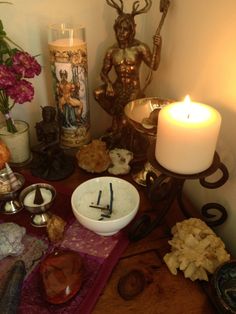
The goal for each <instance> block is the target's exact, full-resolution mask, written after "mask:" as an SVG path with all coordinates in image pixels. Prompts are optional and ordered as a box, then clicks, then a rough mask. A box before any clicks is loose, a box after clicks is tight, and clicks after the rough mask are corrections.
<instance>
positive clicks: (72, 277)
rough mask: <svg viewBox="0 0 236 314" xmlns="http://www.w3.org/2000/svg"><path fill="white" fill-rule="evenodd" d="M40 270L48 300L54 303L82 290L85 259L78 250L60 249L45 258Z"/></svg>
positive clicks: (65, 299) (63, 300) (66, 299)
mask: <svg viewBox="0 0 236 314" xmlns="http://www.w3.org/2000/svg"><path fill="white" fill-rule="evenodd" d="M39 271H40V276H41V279H42V284H43V291H44V295H45V298H46V300H47V301H48V302H50V303H52V304H61V303H64V302H66V301H68V300H69V299H71V298H72V297H73V296H75V294H76V293H77V292H78V291H79V290H80V288H81V285H82V280H83V260H82V257H81V256H80V254H79V253H77V252H74V251H71V250H66V249H65V250H63V249H59V250H56V251H55V252H53V253H51V254H49V255H48V256H47V257H46V258H45V259H44V260H43V262H42V263H41V265H40V270H39Z"/></svg>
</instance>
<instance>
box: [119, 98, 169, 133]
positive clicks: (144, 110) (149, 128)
mask: <svg viewBox="0 0 236 314" xmlns="http://www.w3.org/2000/svg"><path fill="white" fill-rule="evenodd" d="M172 102H174V100H172V99H166V98H159V97H147V98H140V99H135V100H132V101H130V102H128V103H127V105H126V106H125V108H124V114H125V117H126V118H127V119H128V122H129V123H130V124H131V125H132V127H133V128H134V129H135V130H137V131H138V132H140V133H142V134H146V135H150V136H156V133H157V119H158V113H159V111H160V110H161V109H162V108H163V107H164V106H166V105H168V104H170V103H172Z"/></svg>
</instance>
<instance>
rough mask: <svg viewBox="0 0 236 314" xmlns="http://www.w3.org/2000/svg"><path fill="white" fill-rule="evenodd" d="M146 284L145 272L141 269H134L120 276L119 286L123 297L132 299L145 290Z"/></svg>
mask: <svg viewBox="0 0 236 314" xmlns="http://www.w3.org/2000/svg"><path fill="white" fill-rule="evenodd" d="M145 284H146V279H145V276H144V273H143V272H142V271H141V270H138V269H133V270H131V271H130V272H129V273H128V274H126V275H124V276H123V277H121V278H120V280H119V282H118V287H117V288H118V292H119V294H120V296H121V297H122V298H123V299H125V300H131V299H133V298H134V297H135V296H136V295H138V294H140V293H141V292H142V291H143V290H144V288H145Z"/></svg>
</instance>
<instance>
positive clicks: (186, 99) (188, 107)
mask: <svg viewBox="0 0 236 314" xmlns="http://www.w3.org/2000/svg"><path fill="white" fill-rule="evenodd" d="M190 104H191V99H190V97H189V95H186V96H185V98H184V106H185V107H186V112H187V119H189V118H190V108H191V106H190Z"/></svg>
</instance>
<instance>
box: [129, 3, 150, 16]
mask: <svg viewBox="0 0 236 314" xmlns="http://www.w3.org/2000/svg"><path fill="white" fill-rule="evenodd" d="M139 5H140V1H139V0H138V1H134V3H133V9H132V13H131V14H132V15H133V16H135V15H138V14H142V13H146V12H147V11H148V10H149V9H150V8H151V6H152V0H145V4H144V7H143V8H142V9H140V10H138V8H139Z"/></svg>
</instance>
